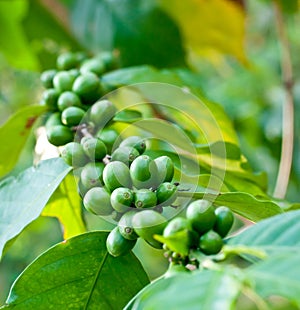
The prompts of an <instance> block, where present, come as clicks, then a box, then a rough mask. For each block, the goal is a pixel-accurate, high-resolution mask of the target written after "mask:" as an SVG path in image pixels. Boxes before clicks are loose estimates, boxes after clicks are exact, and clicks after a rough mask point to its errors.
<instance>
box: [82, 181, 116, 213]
mask: <svg viewBox="0 0 300 310" xmlns="http://www.w3.org/2000/svg"><path fill="white" fill-rule="evenodd" d="M83 205H84V207H85V208H86V209H87V210H88V211H89V212H91V213H93V214H96V215H100V216H106V215H110V214H111V213H112V212H113V208H112V206H111V204H110V195H109V193H108V192H107V190H106V189H105V188H104V187H93V188H91V189H90V190H89V191H88V192H87V193H86V194H85V196H84V198H83Z"/></svg>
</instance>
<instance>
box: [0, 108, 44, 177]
mask: <svg viewBox="0 0 300 310" xmlns="http://www.w3.org/2000/svg"><path fill="white" fill-rule="evenodd" d="M46 110H47V108H46V107H45V106H38V105H37V106H29V107H25V108H22V109H20V110H19V111H18V112H17V113H15V114H14V115H12V116H11V117H10V118H9V119H8V121H7V122H6V123H4V124H3V125H2V126H1V127H0V140H1V146H0V153H1V159H0V177H1V176H3V175H5V174H7V173H8V172H10V171H11V169H12V168H13V167H14V166H15V164H16V162H17V160H18V158H19V156H20V153H21V151H22V149H23V147H24V145H25V143H26V141H27V138H28V136H29V134H30V132H31V129H32V126H33V124H34V122H35V120H36V119H37V118H38V116H40V115H41V114H42V113H44V112H45V111H46Z"/></svg>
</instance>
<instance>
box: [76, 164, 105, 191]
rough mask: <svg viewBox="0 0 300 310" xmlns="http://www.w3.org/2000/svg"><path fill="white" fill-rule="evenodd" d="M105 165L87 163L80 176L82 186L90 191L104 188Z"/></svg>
mask: <svg viewBox="0 0 300 310" xmlns="http://www.w3.org/2000/svg"><path fill="white" fill-rule="evenodd" d="M104 167H105V165H104V164H103V163H87V164H86V165H85V166H84V167H83V169H82V171H81V174H80V179H81V183H82V185H83V186H84V187H85V188H87V189H90V188H92V187H96V186H102V185H103V181H102V174H103V170H104Z"/></svg>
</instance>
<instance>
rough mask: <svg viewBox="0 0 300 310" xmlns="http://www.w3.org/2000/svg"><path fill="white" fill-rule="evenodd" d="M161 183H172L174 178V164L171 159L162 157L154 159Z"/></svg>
mask: <svg viewBox="0 0 300 310" xmlns="http://www.w3.org/2000/svg"><path fill="white" fill-rule="evenodd" d="M154 161H155V164H156V166H157V168H158V171H159V178H160V179H161V182H171V181H172V179H173V176H174V164H173V161H172V159H171V158H170V157H168V156H160V157H157V158H155V159H154Z"/></svg>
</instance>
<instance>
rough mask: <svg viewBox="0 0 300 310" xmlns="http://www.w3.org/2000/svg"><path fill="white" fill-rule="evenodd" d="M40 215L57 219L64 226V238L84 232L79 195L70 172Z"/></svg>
mask: <svg viewBox="0 0 300 310" xmlns="http://www.w3.org/2000/svg"><path fill="white" fill-rule="evenodd" d="M42 215H44V216H52V217H57V218H58V219H59V221H60V222H61V224H62V225H63V227H64V238H65V239H68V238H71V237H73V236H76V235H79V234H82V233H84V232H86V228H85V225H84V222H83V218H82V214H81V204H80V197H79V195H78V192H77V186H76V181H75V178H74V176H73V175H72V174H70V175H68V176H67V177H66V178H65V180H64V181H63V182H62V183H61V184H60V186H59V188H58V189H57V190H56V192H55V193H54V195H53V196H52V197H51V199H50V201H49V203H48V204H47V206H46V207H45V209H44V210H43V213H42Z"/></svg>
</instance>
